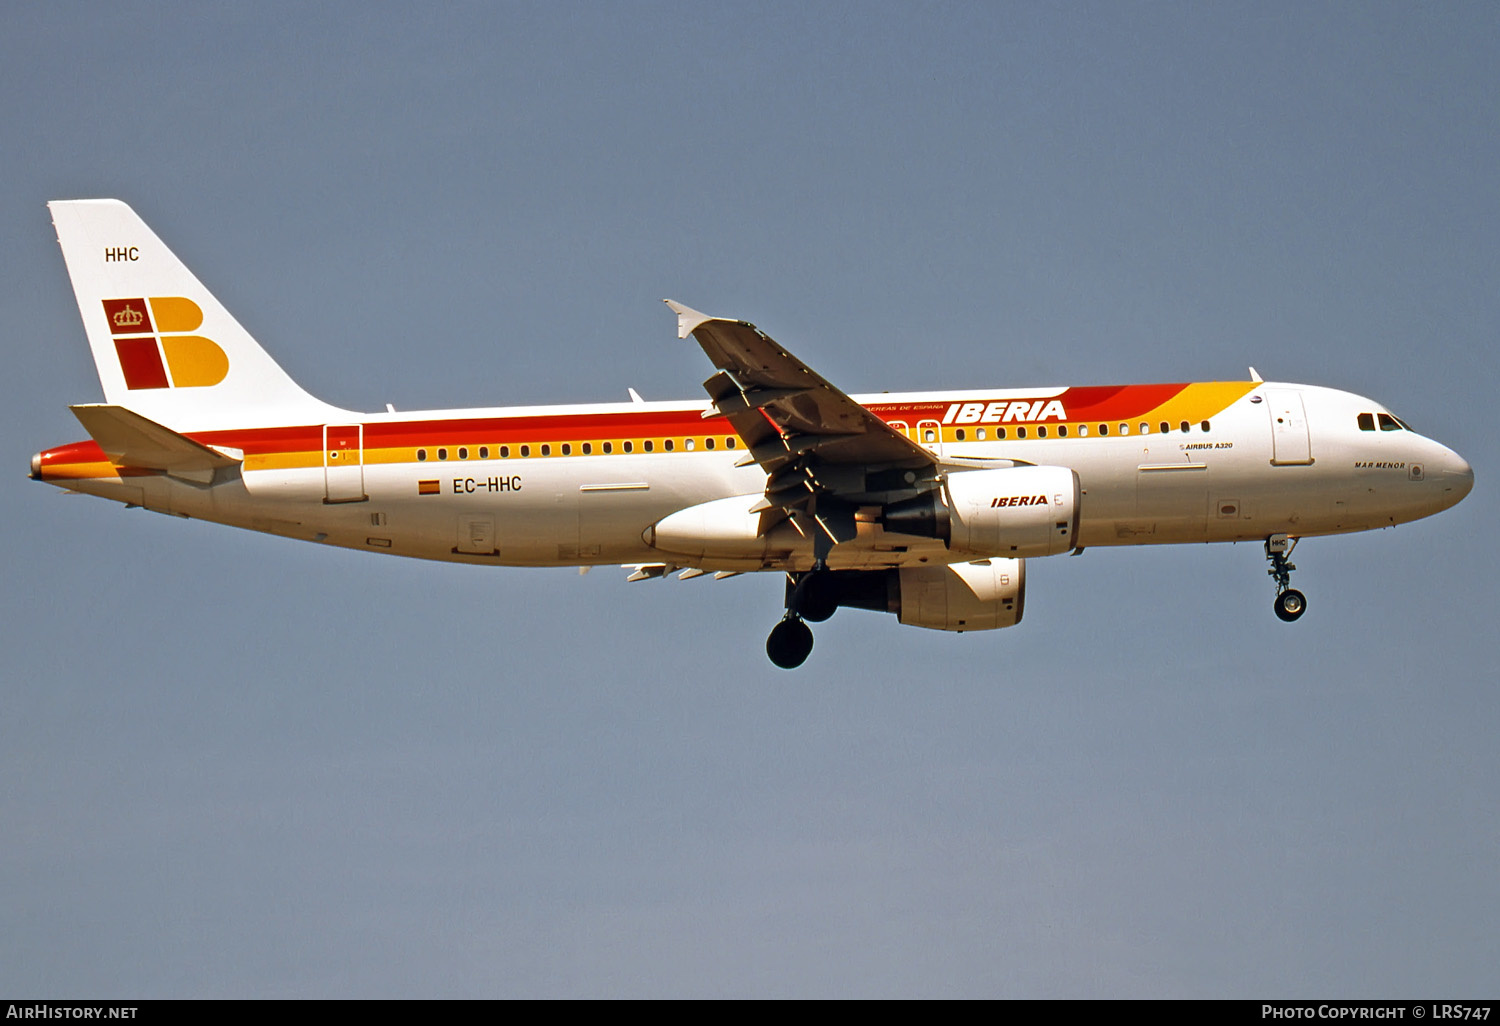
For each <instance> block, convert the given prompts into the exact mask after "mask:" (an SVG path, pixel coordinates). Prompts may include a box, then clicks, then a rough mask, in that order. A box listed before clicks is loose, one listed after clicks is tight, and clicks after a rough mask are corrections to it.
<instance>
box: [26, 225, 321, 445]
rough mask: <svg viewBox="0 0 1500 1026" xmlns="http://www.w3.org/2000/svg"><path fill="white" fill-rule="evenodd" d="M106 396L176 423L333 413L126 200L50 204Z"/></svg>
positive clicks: (266, 420)
mask: <svg viewBox="0 0 1500 1026" xmlns="http://www.w3.org/2000/svg"><path fill="white" fill-rule="evenodd" d="M48 207H49V208H50V209H51V211H52V223H53V225H54V226H55V227H56V229H57V241H58V243H59V244H60V245H61V246H62V251H63V259H64V260H65V261H66V262H67V265H68V276H69V277H70V278H72V280H73V293H74V295H75V296H76V297H77V299H78V311H79V313H80V314H82V315H83V326H84V329H85V330H86V331H87V332H88V338H89V347H90V348H91V349H92V350H93V352H94V364H95V366H96V367H97V368H98V370H99V383H100V384H101V385H103V386H104V399H105V401H106V402H107V403H109V404H112V405H116V406H123V407H127V408H129V409H131V410H134V411H135V412H137V413H139V414H141V415H142V416H144V417H147V418H149V419H150V420H153V421H156V422H158V423H160V424H167V425H171V426H172V427H173V428H175V429H176V430H178V431H197V430H205V429H211V428H217V427H232V426H237V425H242V424H243V423H244V422H245V419H246V414H251V413H253V414H254V419H255V420H256V421H257V422H259V423H263V424H276V423H308V422H313V423H317V422H327V421H329V420H342V419H347V417H348V414H347V413H346V412H344V411H341V410H337V409H335V408H334V407H331V406H328V405H326V404H325V403H323V402H320V401H319V400H317V399H315V398H313V397H312V396H310V395H308V394H307V393H306V392H304V391H303V390H302V389H301V388H300V387H299V386H298V385H297V383H296V382H295V381H293V380H292V379H291V378H290V377H288V376H287V374H286V372H285V371H284V370H282V369H281V368H280V367H279V366H277V364H276V361H275V360H272V359H271V357H270V356H269V355H268V354H267V353H266V351H265V350H264V349H262V348H261V347H260V345H259V344H258V343H256V341H255V339H253V338H251V337H250V333H249V332H247V331H246V330H245V329H244V328H242V327H240V324H239V322H238V321H236V320H235V319H234V318H233V317H232V316H230V314H229V312H228V311H227V310H225V309H224V307H223V306H221V305H220V304H219V301H218V300H216V299H215V298H214V297H213V296H212V295H211V294H210V293H209V291H208V290H207V289H206V288H204V287H203V284H202V283H201V282H199V281H198V279H197V278H196V277H194V275H193V272H191V271H189V270H188V269H187V267H185V266H184V265H183V263H182V261H180V260H178V259H177V257H175V256H174V255H173V254H172V251H171V250H169V249H168V248H167V247H166V246H165V245H164V244H163V243H162V241H161V240H160V239H158V238H157V237H156V235H155V233H153V232H152V231H151V229H150V228H148V227H146V223H145V222H144V221H142V220H141V219H140V218H139V217H138V216H136V213H135V211H133V210H131V209H130V207H128V206H126V205H125V204H124V203H121V202H120V201H119V200H109V199H96V200H54V201H53V202H51V203H49V204H48Z"/></svg>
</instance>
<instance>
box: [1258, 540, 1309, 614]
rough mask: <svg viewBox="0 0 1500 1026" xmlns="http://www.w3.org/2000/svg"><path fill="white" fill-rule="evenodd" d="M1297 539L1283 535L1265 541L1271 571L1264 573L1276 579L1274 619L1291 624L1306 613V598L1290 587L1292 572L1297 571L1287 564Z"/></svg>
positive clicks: (1289, 563)
mask: <svg viewBox="0 0 1500 1026" xmlns="http://www.w3.org/2000/svg"><path fill="white" fill-rule="evenodd" d="M1296 547H1297V539H1296V538H1293V537H1291V536H1290V535H1285V534H1273V535H1271V537H1269V538H1267V539H1266V558H1267V559H1268V560H1270V561H1271V569H1269V570H1267V571H1266V573H1267V574H1269V575H1270V576H1272V577H1274V578H1275V579H1276V606H1275V609H1276V617H1277V619H1279V620H1283V621H1285V622H1286V623H1291V622H1292V621H1293V620H1295V619H1297V618H1298V617H1299V616H1301V615H1302V614H1303V613H1305V612H1307V596H1306V595H1304V594H1302V593H1301V592H1300V591H1298V590H1297V589H1296V588H1293V587H1292V571H1293V570H1295V569H1297V568H1296V567H1295V566H1293V565H1292V564H1291V562H1289V560H1290V558H1291V555H1292V550H1293V549H1295V548H1296Z"/></svg>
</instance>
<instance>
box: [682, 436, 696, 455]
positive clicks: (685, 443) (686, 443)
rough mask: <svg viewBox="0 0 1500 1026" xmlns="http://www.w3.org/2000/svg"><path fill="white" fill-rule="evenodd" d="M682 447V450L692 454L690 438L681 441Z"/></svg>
mask: <svg viewBox="0 0 1500 1026" xmlns="http://www.w3.org/2000/svg"><path fill="white" fill-rule="evenodd" d="M682 447H683V448H684V449H686V450H687V451H688V452H692V451H693V440H692V439H691V438H685V439H683V441H682Z"/></svg>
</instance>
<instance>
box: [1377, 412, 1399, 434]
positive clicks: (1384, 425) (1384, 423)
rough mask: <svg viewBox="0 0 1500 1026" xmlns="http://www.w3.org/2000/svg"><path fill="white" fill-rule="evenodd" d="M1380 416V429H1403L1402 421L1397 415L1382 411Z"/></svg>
mask: <svg viewBox="0 0 1500 1026" xmlns="http://www.w3.org/2000/svg"><path fill="white" fill-rule="evenodd" d="M1379 416H1380V430H1382V431H1400V430H1401V422H1400V421H1399V420H1397V419H1396V418H1395V417H1392V416H1391V415H1390V414H1389V413H1382V414H1380V415H1379Z"/></svg>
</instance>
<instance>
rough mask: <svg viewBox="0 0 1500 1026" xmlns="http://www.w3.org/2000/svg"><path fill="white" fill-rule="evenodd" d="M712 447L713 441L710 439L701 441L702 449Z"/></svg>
mask: <svg viewBox="0 0 1500 1026" xmlns="http://www.w3.org/2000/svg"><path fill="white" fill-rule="evenodd" d="M713 447H714V440H713V439H712V438H705V439H704V440H703V448H705V449H712V448H713Z"/></svg>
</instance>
